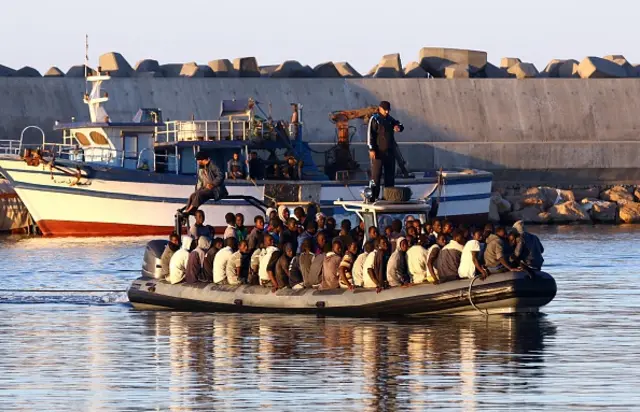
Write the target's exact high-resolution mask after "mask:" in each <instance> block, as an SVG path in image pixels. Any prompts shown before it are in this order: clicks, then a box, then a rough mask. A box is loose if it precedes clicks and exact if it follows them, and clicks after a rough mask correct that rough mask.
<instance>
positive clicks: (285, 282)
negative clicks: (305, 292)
mask: <svg viewBox="0 0 640 412" xmlns="http://www.w3.org/2000/svg"><path fill="white" fill-rule="evenodd" d="M292 259H293V246H292V245H291V243H285V244H284V245H282V254H281V255H280V258H279V259H278V262H276V280H277V281H278V289H283V288H287V287H289V286H290V285H289V283H290V282H289V278H290V275H291V274H290V271H289V268H290V267H291V261H292Z"/></svg>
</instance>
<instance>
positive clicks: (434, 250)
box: [427, 233, 447, 285]
mask: <svg viewBox="0 0 640 412" xmlns="http://www.w3.org/2000/svg"><path fill="white" fill-rule="evenodd" d="M446 245H447V237H446V236H445V235H444V233H440V234H439V235H438V236H436V243H434V244H433V245H431V247H430V248H429V249H428V250H427V282H429V283H432V284H434V285H437V284H439V283H440V278H439V277H438V269H437V268H436V262H437V261H438V256H440V251H441V250H442V248H443V247H445V246H446Z"/></svg>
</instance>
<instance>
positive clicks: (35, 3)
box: [0, 0, 640, 73]
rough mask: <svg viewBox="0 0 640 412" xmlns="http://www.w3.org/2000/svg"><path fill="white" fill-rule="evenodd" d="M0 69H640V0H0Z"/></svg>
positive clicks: (364, 70) (361, 70)
mask: <svg viewBox="0 0 640 412" xmlns="http://www.w3.org/2000/svg"><path fill="white" fill-rule="evenodd" d="M1 8H2V19H1V20H2V21H1V23H0V39H2V40H0V64H3V65H5V66H9V67H13V68H15V69H18V68H20V67H22V66H25V65H29V66H33V67H35V68H36V69H38V70H40V71H41V72H44V71H46V70H47V69H48V68H49V67H50V66H54V65H55V66H59V67H60V68H61V69H62V70H63V71H66V70H67V69H68V68H69V67H70V66H72V65H74V64H81V63H82V62H83V60H84V35H85V34H89V42H90V59H91V60H90V64H91V65H92V66H94V67H95V66H96V65H97V59H98V56H99V55H100V54H102V53H105V52H109V51H118V52H120V53H122V54H123V55H124V56H125V58H126V59H127V60H128V61H129V63H130V64H131V65H132V66H133V65H134V64H135V62H136V61H138V60H140V59H143V58H154V59H156V60H159V61H160V63H161V64H162V63H182V62H188V61H197V62H198V63H201V64H206V63H207V62H208V61H209V60H213V59H218V58H229V59H233V58H235V57H242V56H256V57H257V58H258V64H260V65H267V64H277V63H280V62H282V61H284V60H289V59H291V60H298V61H300V62H301V63H303V64H309V65H311V66H314V65H316V64H318V63H321V62H325V61H329V60H332V61H345V60H346V61H349V62H350V63H351V64H352V65H353V66H354V67H355V68H356V69H358V70H359V71H360V72H364V73H366V72H367V71H368V70H369V69H370V68H371V67H373V66H374V65H376V64H377V63H378V61H379V60H380V57H381V56H382V55H384V54H389V53H400V54H401V58H402V62H403V64H404V65H406V64H407V63H408V62H410V61H414V60H417V58H418V51H419V50H420V48H421V47H425V46H430V47H455V48H468V49H477V50H485V51H487V52H488V53H489V60H490V61H491V62H493V63H494V64H498V63H499V62H500V58H501V57H505V56H508V57H520V58H521V59H522V60H523V61H528V62H533V63H534V64H535V65H536V66H537V67H538V69H539V70H542V69H544V67H545V66H546V64H547V62H548V61H549V60H551V59H553V58H574V59H577V60H581V59H582V58H584V57H585V56H588V55H592V56H604V55H607V54H623V55H625V56H626V57H627V59H628V60H629V61H630V62H631V63H632V64H635V63H640V49H639V48H638V30H637V18H638V13H639V12H640V3H639V2H638V1H637V0H608V1H596V0H582V1H578V0H528V1H527V0H511V1H507V0H484V1H481V0H451V1H448V0H438V1H427V0H423V1H418V0H405V1H398V0H396V1H381V0H368V1H349V0H320V1H308V0H298V1H293V0H271V1H256V0H245V1H224V2H223V1H217V0H208V1H206V0H177V1H176V0H174V1H167V0H156V1H153V0H151V1H149V0H145V1H140V0H127V1H125V0H82V1H80V0H62V1H51V0H30V1H10V0H2V6H1Z"/></svg>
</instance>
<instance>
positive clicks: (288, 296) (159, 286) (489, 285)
mask: <svg viewBox="0 0 640 412" xmlns="http://www.w3.org/2000/svg"><path fill="white" fill-rule="evenodd" d="M165 244H166V242H165V241H152V242H150V243H149V245H147V249H146V252H145V263H144V265H143V270H142V273H143V276H142V277H141V278H139V279H137V280H136V281H134V282H133V284H132V285H131V287H130V288H129V291H128V295H129V301H130V302H131V304H132V305H133V307H134V308H136V309H140V310H159V309H160V310H161V309H174V310H186V311H205V312H239V313H297V314H315V315H326V316H346V317H399V316H410V317H412V316H425V315H434V314H477V315H479V314H484V315H491V314H505V313H523V312H527V313H531V312H534V313H535V312H538V310H539V308H540V307H542V306H544V305H546V304H547V303H549V302H551V300H552V299H553V298H554V297H555V295H556V291H557V287H556V282H555V280H554V279H553V277H552V276H551V275H549V274H547V273H544V272H531V273H529V272H509V273H499V274H494V275H491V276H489V277H488V278H487V279H486V280H484V281H483V280H481V279H477V278H476V279H464V280H457V281H452V282H446V283H443V284H440V285H432V284H420V285H414V286H409V287H396V288H391V289H386V290H384V291H382V292H380V293H376V291H375V290H374V289H364V288H358V289H356V290H354V291H350V290H346V289H335V290H328V291H320V290H317V289H300V290H294V289H288V288H287V289H281V290H279V291H277V292H275V293H273V292H271V289H270V288H265V287H262V286H249V285H240V286H229V285H215V284H211V283H196V284H185V283H180V284H177V285H172V284H170V283H168V282H166V281H164V280H162V279H158V277H159V276H158V275H157V269H158V265H159V258H160V256H161V253H162V250H163V248H164V245H165Z"/></svg>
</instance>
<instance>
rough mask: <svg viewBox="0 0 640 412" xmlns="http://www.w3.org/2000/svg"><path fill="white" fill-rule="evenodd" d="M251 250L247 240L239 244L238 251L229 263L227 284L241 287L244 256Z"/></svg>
mask: <svg viewBox="0 0 640 412" xmlns="http://www.w3.org/2000/svg"><path fill="white" fill-rule="evenodd" d="M248 249H249V244H248V243H247V241H246V240H243V241H242V242H240V243H239V244H238V250H237V251H236V252H235V253H234V254H233V255H231V257H230V258H229V261H228V262H227V270H226V272H227V283H228V284H229V285H234V286H235V285H240V284H242V281H241V280H240V278H241V275H242V255H243V254H244V253H247V250H248Z"/></svg>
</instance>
